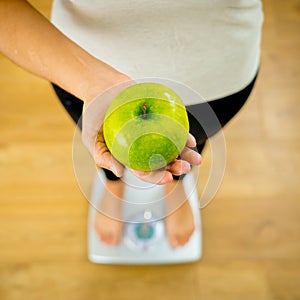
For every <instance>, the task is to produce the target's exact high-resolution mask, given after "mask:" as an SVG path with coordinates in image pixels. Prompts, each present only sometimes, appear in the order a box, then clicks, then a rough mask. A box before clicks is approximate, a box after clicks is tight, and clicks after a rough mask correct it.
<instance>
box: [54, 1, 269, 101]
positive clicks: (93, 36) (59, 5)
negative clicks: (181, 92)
mask: <svg viewBox="0 0 300 300" xmlns="http://www.w3.org/2000/svg"><path fill="white" fill-rule="evenodd" d="M52 22H53V24H54V25H55V26H56V27H58V28H59V29H60V30H61V31H62V32H63V33H64V34H66V35H67V36H68V37H69V38H71V39H72V40H73V41H75V42H76V43H77V44H79V45H80V46H81V47H83V48H84V49H85V50H87V51H88V52H89V53H91V54H92V55H93V56H95V57H97V58H98V59H100V60H102V61H104V62H106V63H108V64H110V65H111V66H113V67H115V68H116V69H118V70H119V71H121V72H123V73H125V74H127V75H128V76H130V77H131V78H133V79H138V78H144V77H160V78H165V79H169V80H175V81H179V82H180V83H183V84H186V85H187V86H189V87H191V88H192V89H194V90H196V91H198V92H199V93H200V94H201V95H202V96H203V98H204V99H205V100H206V101H209V100H213V99H218V98H222V97H225V96H228V95H230V94H233V93H235V92H238V91H239V90H241V89H243V88H244V87H245V86H247V84H249V83H250V81H251V80H252V79H253V78H254V76H255V74H256V72H257V69H258V65H259V60H260V40H261V27H262V23H263V12H262V4H261V1H259V0H226V1H224V0H184V1H175V0H130V1H125V0H114V1H113V0H54V3H53V10H52ZM185 104H194V103H185Z"/></svg>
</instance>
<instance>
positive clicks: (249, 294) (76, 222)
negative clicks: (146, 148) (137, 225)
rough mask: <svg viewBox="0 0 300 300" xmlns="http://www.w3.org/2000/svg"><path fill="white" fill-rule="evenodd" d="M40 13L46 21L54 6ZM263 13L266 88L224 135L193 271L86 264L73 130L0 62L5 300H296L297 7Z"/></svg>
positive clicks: (299, 189)
mask: <svg viewBox="0 0 300 300" xmlns="http://www.w3.org/2000/svg"><path fill="white" fill-rule="evenodd" d="M32 2H33V3H34V4H36V7H38V8H39V9H41V10H42V11H43V12H44V13H45V14H46V15H49V10H50V1H48V0H45V1H37V0H36V1H32ZM264 12H265V23H264V31H263V45H262V66H261V71H260V74H259V80H258V82H257V85H256V87H255V90H254V92H253V94H252V96H251V99H250V101H249V102H248V103H247V105H246V106H245V107H244V109H243V110H242V112H241V113H240V114H239V115H238V116H237V117H236V118H235V119H234V120H233V121H232V122H231V124H229V126H228V127H227V128H226V129H225V131H224V133H225V136H226V141H227V150H228V157H227V167H226V174H225V176H224V180H223V183H222V186H221V188H220V189H219V191H218V193H217V195H216V197H215V199H214V200H213V201H212V202H211V203H210V204H209V205H208V206H206V207H205V208H204V209H202V217H203V231H204V247H203V253H204V254H203V258H202V260H201V261H199V262H197V263H193V264H184V265H172V266H151V267H145V266H141V267H132V266H107V265H95V264H92V263H90V262H89V261H88V260H87V248H86V223H87V209H88V203H87V201H86V200H85V198H84V197H83V196H82V194H81V192H80V189H79V188H78V186H77V183H76V180H75V177H74V174H73V167H72V152H71V151H72V138H73V133H74V126H73V123H72V122H71V120H70V119H69V118H68V117H67V115H66V114H65V112H64V110H63V109H62V107H61V106H60V105H59V104H58V102H57V100H56V98H55V96H54V94H53V91H52V90H51V88H50V86H49V84H48V83H47V82H45V81H44V80H41V79H38V78H36V77H34V76H33V75H31V74H28V73H26V72H25V71H23V70H21V69H20V68H18V67H16V66H15V65H13V64H12V63H11V62H9V61H8V60H7V59H6V58H4V57H0V70H1V72H0V89H1V95H0V107H1V110H0V137H1V139H0V299H2V300H14V299H56V300H60V299H72V300H76V299H116V300H118V299H131V300H134V299H143V300H147V299H149V300H150V299H151V300H152V299H157V300H158V299H173V300H177V299H193V300H196V299H197V300H198V299H204V300H210V299H221V300H227V299H230V300H233V299H238V300H240V299H243V300H247V299H249V300H259V299H268V300H269V299H274V300H275V299H276V300H281V299H282V300H292V299H300V176H299V175H300V171H299V170H300V157H299V153H300V139H299V132H300V119H299V117H300V105H299V96H300V73H299V70H300V68H299V67H300V35H299V29H300V2H299V1H296V0H295V1H293V0H287V1H280V0H266V1H264ZM207 153H208V152H206V154H205V155H206V157H209V155H208V154H207ZM208 160H209V159H208ZM205 168H207V167H206V164H205V163H204V165H203V170H205ZM199 192H201V191H200V189H199Z"/></svg>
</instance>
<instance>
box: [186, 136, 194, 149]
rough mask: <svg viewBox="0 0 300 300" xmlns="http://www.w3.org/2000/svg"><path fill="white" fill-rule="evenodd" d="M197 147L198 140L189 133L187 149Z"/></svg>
mask: <svg viewBox="0 0 300 300" xmlns="http://www.w3.org/2000/svg"><path fill="white" fill-rule="evenodd" d="M196 145H197V143H196V139H195V138H194V136H193V135H192V134H190V133H189V135H188V139H187V142H186V146H187V147H196Z"/></svg>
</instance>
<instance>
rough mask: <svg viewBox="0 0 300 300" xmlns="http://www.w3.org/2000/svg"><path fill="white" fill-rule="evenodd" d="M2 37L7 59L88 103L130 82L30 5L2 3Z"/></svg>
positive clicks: (5, 0)
mask: <svg viewBox="0 0 300 300" xmlns="http://www.w3.org/2000/svg"><path fill="white" fill-rule="evenodd" d="M0 37H1V39H0V51H1V52H2V53H3V54H4V55H5V56H7V57H8V58H10V59H11V60H12V61H14V62H15V63H16V64H18V65H20V66H21V67H23V68H24V69H26V70H28V71H30V72H32V73H34V74H36V75H38V76H40V77H43V78H45V79H47V80H49V81H51V82H53V83H55V84H57V85H59V86H61V87H62V88H64V89H65V90H67V91H68V92H70V93H72V94H73V95H75V96H77V97H78V98H80V99H82V100H84V101H89V100H91V99H93V98H94V97H95V96H96V95H98V94H99V93H100V92H102V91H103V90H105V89H107V88H109V87H111V86H113V85H114V84H116V83H118V82H121V81H124V80H128V77H127V76H125V75H123V74H121V73H120V72H118V71H117V70H115V69H114V68H112V67H110V66H109V65H107V64H105V63H104V62H101V61H99V60H98V59H96V58H94V57H93V56H91V55H90V54H89V53H87V52H86V51H85V50H83V49H82V48H81V47H79V46H78V45H77V44H75V43H74V42H72V41H71V40H70V39H68V38H67V37H66V36H65V35H63V34H62V33H61V32H60V31H59V30H58V29H56V27H55V26H54V25H52V24H51V23H50V22H49V21H48V20H47V19H46V18H45V17H44V16H43V15H41V14H40V13H39V12H38V11H37V10H35V9H34V8H33V7H32V6H31V5H30V4H29V3H28V2H27V1H22V0H0Z"/></svg>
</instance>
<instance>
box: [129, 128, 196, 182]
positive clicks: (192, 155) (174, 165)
mask: <svg viewBox="0 0 300 300" xmlns="http://www.w3.org/2000/svg"><path fill="white" fill-rule="evenodd" d="M190 147H196V141H195V138H194V137H193V136H192V135H191V134H190V133H189V135H188V140H187V142H186V146H185V148H184V149H183V151H182V152H181V154H180V157H179V158H178V159H176V160H174V161H173V162H171V163H169V164H168V165H167V166H166V167H165V168H163V169H160V170H156V171H152V172H141V171H137V170H132V169H131V172H132V173H133V174H135V175H136V176H137V177H139V178H140V179H142V180H144V181H147V182H151V183H155V184H166V183H168V182H171V181H172V180H173V176H172V175H177V176H180V175H182V174H186V173H188V172H189V171H190V170H191V166H192V165H199V164H200V163H201V160H202V158H201V155H200V154H199V153H198V152H196V151H194V150H192V149H190Z"/></svg>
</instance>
